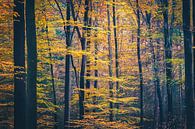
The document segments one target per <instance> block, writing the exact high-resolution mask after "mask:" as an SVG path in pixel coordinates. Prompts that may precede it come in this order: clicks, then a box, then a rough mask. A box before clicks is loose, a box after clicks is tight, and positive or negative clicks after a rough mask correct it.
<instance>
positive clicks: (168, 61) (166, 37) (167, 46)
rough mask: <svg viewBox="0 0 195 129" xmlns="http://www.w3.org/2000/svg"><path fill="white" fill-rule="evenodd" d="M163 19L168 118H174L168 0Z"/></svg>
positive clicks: (164, 2)
mask: <svg viewBox="0 0 195 129" xmlns="http://www.w3.org/2000/svg"><path fill="white" fill-rule="evenodd" d="M163 7H164V8H163V10H164V11H163V18H164V41H165V43H164V49H165V71H166V87H167V98H168V118H170V119H169V120H171V116H172V112H173V109H172V106H173V105H172V90H171V89H172V88H171V83H172V63H171V59H172V44H171V43H170V42H169V23H168V0H163ZM169 120H168V121H169Z"/></svg>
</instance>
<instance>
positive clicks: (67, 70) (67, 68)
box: [64, 1, 71, 128]
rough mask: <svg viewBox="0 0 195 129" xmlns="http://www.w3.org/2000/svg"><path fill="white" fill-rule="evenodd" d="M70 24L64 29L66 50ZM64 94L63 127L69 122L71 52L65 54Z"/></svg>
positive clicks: (67, 10) (67, 12)
mask: <svg viewBox="0 0 195 129" xmlns="http://www.w3.org/2000/svg"><path fill="white" fill-rule="evenodd" d="M66 6H67V9H66V20H67V22H69V20H70V1H66ZM70 27H71V26H70V25H69V24H68V25H67V26H66V28H65V30H66V48H67V50H69V49H70V47H71V41H70ZM65 65H66V66H65V94H64V99H65V100H64V101H65V102H64V104H65V107H64V127H65V128H69V124H70V123H69V122H70V92H71V54H67V55H66V58H65Z"/></svg>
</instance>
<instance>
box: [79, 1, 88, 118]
mask: <svg viewBox="0 0 195 129" xmlns="http://www.w3.org/2000/svg"><path fill="white" fill-rule="evenodd" d="M88 12H89V0H85V13H84V27H83V37H82V38H81V47H82V50H83V51H85V50H86V37H85V33H87V27H86V26H88ZM86 59H87V57H86V55H85V54H84V55H82V62H81V72H80V92H79V117H80V119H83V118H84V98H85V97H84V96H85V92H84V87H85V69H86Z"/></svg>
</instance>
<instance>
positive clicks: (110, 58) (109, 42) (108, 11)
mask: <svg viewBox="0 0 195 129" xmlns="http://www.w3.org/2000/svg"><path fill="white" fill-rule="evenodd" d="M107 2H108V0H107ZM107 18H108V33H107V35H108V51H109V55H108V59H109V66H108V68H109V77H113V71H112V64H113V61H112V46H111V33H110V32H111V29H110V6H109V4H107ZM109 90H110V93H109V96H110V99H112V98H113V91H112V90H113V82H112V81H109ZM109 107H110V114H109V119H110V121H113V117H114V116H113V102H110V104H109Z"/></svg>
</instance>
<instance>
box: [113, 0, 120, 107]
mask: <svg viewBox="0 0 195 129" xmlns="http://www.w3.org/2000/svg"><path fill="white" fill-rule="evenodd" d="M115 2H116V0H113V6H112V12H113V26H114V45H115V66H116V78H119V60H118V39H117V30H116V5H115ZM116 90H117V96H116V97H117V98H118V94H119V82H118V81H117V82H116ZM116 108H117V109H119V103H117V104H116Z"/></svg>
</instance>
